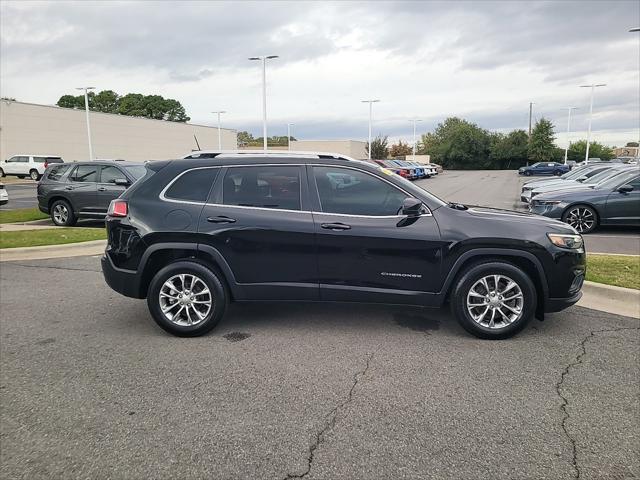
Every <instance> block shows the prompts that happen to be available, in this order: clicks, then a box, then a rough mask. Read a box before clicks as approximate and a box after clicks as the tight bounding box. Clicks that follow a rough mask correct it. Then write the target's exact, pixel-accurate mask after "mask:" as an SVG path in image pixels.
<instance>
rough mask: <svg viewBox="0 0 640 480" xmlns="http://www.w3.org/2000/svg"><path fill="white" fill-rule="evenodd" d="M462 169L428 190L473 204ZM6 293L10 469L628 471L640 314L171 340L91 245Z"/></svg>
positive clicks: (289, 323) (634, 433) (384, 323)
mask: <svg viewBox="0 0 640 480" xmlns="http://www.w3.org/2000/svg"><path fill="white" fill-rule="evenodd" d="M465 173H471V174H473V175H487V176H493V177H492V178H493V179H494V182H495V186H496V187H495V188H486V189H484V190H485V192H486V194H488V195H492V196H494V199H493V200H492V202H497V201H498V200H499V198H503V197H499V196H498V195H497V191H498V189H499V185H500V182H503V184H502V187H504V188H505V189H506V188H510V189H511V190H509V191H508V193H509V195H511V193H512V192H516V190H517V187H516V186H513V185H515V182H513V181H512V180H511V179H509V180H506V177H505V176H503V174H502V173H501V172H482V173H472V172H465ZM510 173H511V174H512V175H513V172H510ZM455 175H458V172H447V173H446V174H445V175H442V176H439V178H435V179H431V180H426V181H425V182H428V183H427V185H428V186H429V188H430V189H431V190H432V191H434V192H436V193H438V194H441V195H443V196H445V197H447V196H449V198H452V199H454V200H459V201H467V200H464V198H465V197H464V195H467V194H469V192H470V191H472V188H473V186H475V185H476V184H477V183H478V182H477V180H473V179H471V180H468V179H466V178H467V177H465V178H462V179H456V177H455ZM447 185H449V186H447ZM507 185H511V186H510V187H507ZM438 188H443V189H446V188H449V189H452V188H453V189H454V190H452V191H450V192H449V193H448V194H445V193H443V192H438V191H437V189H438ZM456 189H457V190H456ZM507 201H508V200H506V199H505V200H503V202H504V204H500V205H499V204H497V203H495V206H504V207H508V206H509V205H507V204H506V202H507ZM512 206H513V205H512ZM0 291H1V292H2V297H1V298H0V309H1V311H2V317H1V320H0V334H1V335H2V341H1V342H0V353H1V355H0V357H1V360H2V369H1V379H0V403H1V404H2V406H3V408H2V411H1V415H2V421H1V422H0V424H1V425H2V432H0V433H1V435H2V447H3V448H2V449H1V452H0V456H1V458H0V460H1V461H0V465H1V467H0V477H2V478H30V479H31V478H107V477H108V478H123V477H127V478H143V477H144V478H150V477H152V478H185V479H186V478H225V479H226V478H228V479H241V478H242V479H244V478H247V479H249V478H251V479H253V478H268V479H271V478H272V479H286V478H301V477H304V478H310V479H313V478H315V479H328V478H350V479H358V478H362V479H387V478H445V477H446V478H460V479H469V478H474V479H475V478H486V479H496V478H504V479H507V478H509V479H512V478H526V479H529V478H532V479H533V478H536V479H538V478H549V479H557V478H581V479H591V478H592V479H600V478H633V477H638V476H640V458H639V457H638V444H637V438H638V434H639V431H640V426H639V422H638V418H640V405H639V403H638V398H639V397H640V386H639V385H638V382H637V371H638V367H639V365H638V363H639V358H638V354H637V352H638V348H639V347H640V330H639V329H640V323H639V322H638V320H637V319H632V318H627V317H620V316H615V315H609V314H606V313H601V312H596V311H592V310H587V309H584V308H580V307H572V308H570V309H569V310H567V311H565V312H562V313H558V314H552V315H548V316H547V320H546V321H545V322H538V321H534V322H533V323H532V324H531V325H530V326H529V327H528V328H527V329H526V330H525V331H524V332H522V333H521V334H520V335H518V336H517V337H515V338H513V339H511V340H507V341H499V342H490V341H481V340H478V339H476V338H473V337H471V336H469V335H468V334H467V333H466V332H464V330H462V328H460V327H459V326H458V324H457V323H456V322H455V321H454V320H453V319H452V318H451V317H450V315H449V313H448V311H447V310H445V309H443V310H422V309H410V308H399V307H388V306H367V305H346V304H332V305H317V304H268V303H256V304H244V305H231V306H230V308H229V313H228V315H227V316H226V317H225V318H224V320H223V321H222V323H221V324H220V325H219V326H218V328H217V329H216V330H214V331H213V332H212V333H211V334H209V335H207V336H204V337H201V338H193V339H180V338H176V337H172V336H170V335H168V334H166V333H165V332H164V331H162V330H161V329H160V328H159V327H157V326H156V325H155V323H154V322H153V321H152V320H151V318H150V315H149V313H148V310H147V307H146V304H145V302H144V301H143V300H133V299H128V298H125V297H121V296H119V295H118V294H116V293H114V292H113V291H111V290H110V289H109V288H108V287H107V286H106V285H105V283H104V280H103V278H102V274H101V272H100V269H99V259H98V257H78V258H74V259H70V258H67V259H56V260H39V261H22V262H5V263H2V265H1V266H0Z"/></svg>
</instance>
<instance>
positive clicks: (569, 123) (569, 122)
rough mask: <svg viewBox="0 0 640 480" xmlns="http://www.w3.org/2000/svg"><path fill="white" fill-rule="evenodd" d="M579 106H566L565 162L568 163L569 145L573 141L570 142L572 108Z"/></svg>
mask: <svg viewBox="0 0 640 480" xmlns="http://www.w3.org/2000/svg"><path fill="white" fill-rule="evenodd" d="M577 109H578V107H565V110H567V113H568V115H567V147H566V148H565V149H564V164H565V165H566V164H567V155H568V153H569V145H571V142H569V132H570V131H571V110H577Z"/></svg>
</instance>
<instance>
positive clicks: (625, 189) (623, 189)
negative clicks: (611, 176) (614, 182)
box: [618, 184, 633, 193]
mask: <svg viewBox="0 0 640 480" xmlns="http://www.w3.org/2000/svg"><path fill="white" fill-rule="evenodd" d="M618 191H619V192H620V193H629V192H632V191H633V185H629V184H626V185H622V186H621V187H618Z"/></svg>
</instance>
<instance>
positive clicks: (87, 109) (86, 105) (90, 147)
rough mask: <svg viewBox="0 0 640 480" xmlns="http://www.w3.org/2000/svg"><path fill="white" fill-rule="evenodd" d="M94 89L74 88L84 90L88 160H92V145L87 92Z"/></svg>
mask: <svg viewBox="0 0 640 480" xmlns="http://www.w3.org/2000/svg"><path fill="white" fill-rule="evenodd" d="M95 88H96V87H76V90H84V111H85V114H86V116H87V138H88V139H89V160H93V159H94V158H93V145H92V144H91V123H90V122H89V93H88V92H89V90H94V89H95Z"/></svg>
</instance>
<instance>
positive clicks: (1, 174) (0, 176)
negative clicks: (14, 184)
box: [0, 168, 5, 178]
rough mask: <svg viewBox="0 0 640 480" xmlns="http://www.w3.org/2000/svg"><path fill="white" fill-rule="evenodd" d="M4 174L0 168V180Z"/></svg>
mask: <svg viewBox="0 0 640 480" xmlns="http://www.w3.org/2000/svg"><path fill="white" fill-rule="evenodd" d="M4 177H5V174H4V170H3V169H1V168H0V178H4Z"/></svg>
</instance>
